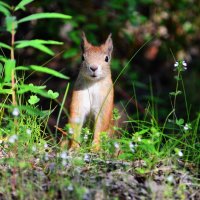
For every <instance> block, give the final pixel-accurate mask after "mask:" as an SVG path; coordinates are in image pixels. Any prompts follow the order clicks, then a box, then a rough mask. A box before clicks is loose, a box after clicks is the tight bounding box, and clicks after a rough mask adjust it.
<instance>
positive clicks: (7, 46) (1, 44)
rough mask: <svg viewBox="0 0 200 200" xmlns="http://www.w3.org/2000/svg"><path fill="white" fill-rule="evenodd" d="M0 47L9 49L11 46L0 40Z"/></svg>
mask: <svg viewBox="0 0 200 200" xmlns="http://www.w3.org/2000/svg"><path fill="white" fill-rule="evenodd" d="M0 47H1V48H5V49H9V50H10V49H11V47H10V46H9V45H7V44H5V43H3V42H0Z"/></svg>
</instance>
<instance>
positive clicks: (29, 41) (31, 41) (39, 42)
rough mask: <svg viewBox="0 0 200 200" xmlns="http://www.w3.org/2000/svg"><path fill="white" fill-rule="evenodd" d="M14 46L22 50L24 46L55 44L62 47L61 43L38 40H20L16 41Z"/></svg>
mask: <svg viewBox="0 0 200 200" xmlns="http://www.w3.org/2000/svg"><path fill="white" fill-rule="evenodd" d="M15 44H18V46H19V45H20V47H18V48H23V47H26V46H29V45H30V44H56V45H62V44H63V42H58V41H54V40H40V39H34V40H20V41H16V42H15Z"/></svg>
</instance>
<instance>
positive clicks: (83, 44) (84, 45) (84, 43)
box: [81, 32, 91, 51]
mask: <svg viewBox="0 0 200 200" xmlns="http://www.w3.org/2000/svg"><path fill="white" fill-rule="evenodd" d="M81 37H82V41H81V49H82V51H85V50H86V49H88V48H89V47H90V46H91V44H90V43H89V42H88V41H87V38H86V36H85V33H84V32H82V36H81Z"/></svg>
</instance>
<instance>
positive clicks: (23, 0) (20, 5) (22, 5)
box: [15, 0, 34, 11]
mask: <svg viewBox="0 0 200 200" xmlns="http://www.w3.org/2000/svg"><path fill="white" fill-rule="evenodd" d="M32 1H34V0H22V1H21V2H19V4H18V5H17V6H16V7H15V11H16V10H19V9H22V10H25V7H24V6H25V5H27V4H29V3H31V2H32Z"/></svg>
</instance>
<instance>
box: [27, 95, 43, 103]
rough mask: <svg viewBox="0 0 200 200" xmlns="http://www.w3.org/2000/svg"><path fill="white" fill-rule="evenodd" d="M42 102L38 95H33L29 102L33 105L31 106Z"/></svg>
mask: <svg viewBox="0 0 200 200" xmlns="http://www.w3.org/2000/svg"><path fill="white" fill-rule="evenodd" d="M39 101H40V98H38V97H37V96H36V95H31V96H30V98H29V100H28V102H29V103H30V104H31V105H34V104H36V103H38V102H39Z"/></svg>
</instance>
